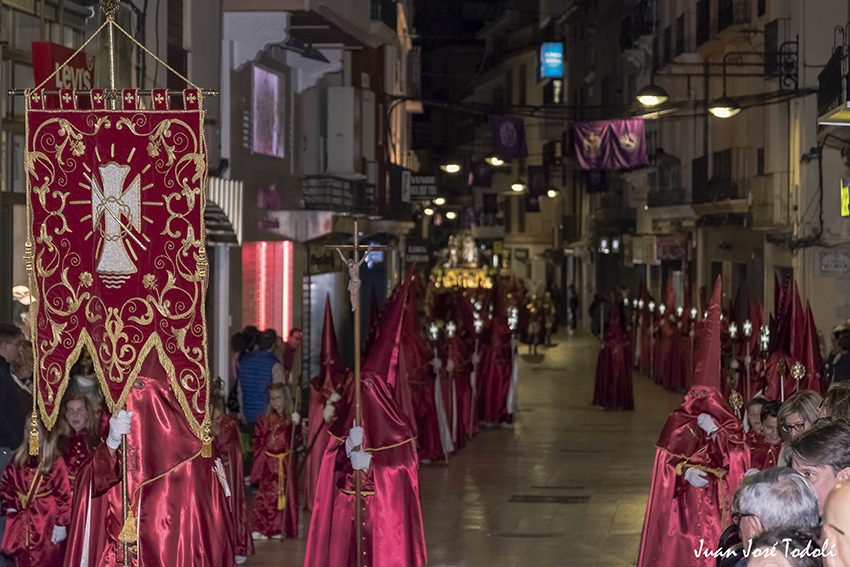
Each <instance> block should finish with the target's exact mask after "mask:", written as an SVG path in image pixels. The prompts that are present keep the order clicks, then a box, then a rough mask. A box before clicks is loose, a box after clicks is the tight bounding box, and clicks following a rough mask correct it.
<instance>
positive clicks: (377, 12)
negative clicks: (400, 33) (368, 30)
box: [372, 0, 398, 30]
mask: <svg viewBox="0 0 850 567" xmlns="http://www.w3.org/2000/svg"><path fill="white" fill-rule="evenodd" d="M396 10H397V7H396V2H395V0H372V20H373V21H376V22H384V23H385V24H387V26H389V27H390V29H393V30H395V29H396V23H397V21H398V18H397V14H396Z"/></svg>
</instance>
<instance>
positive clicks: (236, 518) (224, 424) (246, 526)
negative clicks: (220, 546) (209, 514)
mask: <svg viewBox="0 0 850 567" xmlns="http://www.w3.org/2000/svg"><path fill="white" fill-rule="evenodd" d="M218 427H219V430H218V435H216V436H215V446H216V449H217V450H218V454H219V455H220V456H221V462H222V465H224V473H225V475H226V476H227V484H228V486H230V493H231V496H230V512H231V516H232V521H233V530H234V531H233V551H234V553H235V554H236V555H242V556H244V557H248V556H249V555H254V538H252V537H251V525H250V523H249V521H248V503H247V501H246V500H245V467H244V465H243V463H242V443H241V442H240V441H239V425H238V424H237V423H236V421H234V420H233V418H231V417H230V416H227V415H222V416H221V417H220V418H219V422H218Z"/></svg>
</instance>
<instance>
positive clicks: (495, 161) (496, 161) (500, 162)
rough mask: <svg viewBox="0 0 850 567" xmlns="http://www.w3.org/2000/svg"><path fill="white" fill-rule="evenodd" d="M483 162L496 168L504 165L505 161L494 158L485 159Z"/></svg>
mask: <svg viewBox="0 0 850 567" xmlns="http://www.w3.org/2000/svg"><path fill="white" fill-rule="evenodd" d="M484 161H486V162H487V163H489V164H490V165H493V166H496V167H499V166H500V165H504V164H505V160H502V159H499V158H497V157H496V156H493V157H488V158H485V159H484Z"/></svg>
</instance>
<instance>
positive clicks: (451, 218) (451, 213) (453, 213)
mask: <svg viewBox="0 0 850 567" xmlns="http://www.w3.org/2000/svg"><path fill="white" fill-rule="evenodd" d="M456 216H457V213H456V212H454V211H449V212H447V213H446V218H447V219H449V220H453V219H454V218H455V217H456Z"/></svg>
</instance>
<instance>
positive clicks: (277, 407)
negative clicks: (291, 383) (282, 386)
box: [269, 390, 283, 413]
mask: <svg viewBox="0 0 850 567" xmlns="http://www.w3.org/2000/svg"><path fill="white" fill-rule="evenodd" d="M269 404H270V405H271V406H272V409H273V410H274V411H276V412H277V413H281V412H283V392H281V391H280V390H272V391H271V392H269Z"/></svg>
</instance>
